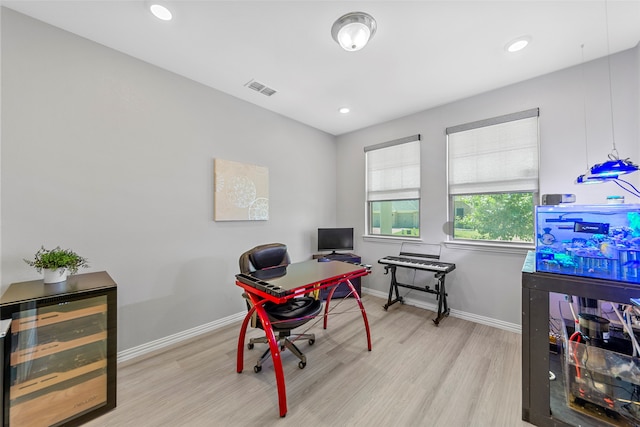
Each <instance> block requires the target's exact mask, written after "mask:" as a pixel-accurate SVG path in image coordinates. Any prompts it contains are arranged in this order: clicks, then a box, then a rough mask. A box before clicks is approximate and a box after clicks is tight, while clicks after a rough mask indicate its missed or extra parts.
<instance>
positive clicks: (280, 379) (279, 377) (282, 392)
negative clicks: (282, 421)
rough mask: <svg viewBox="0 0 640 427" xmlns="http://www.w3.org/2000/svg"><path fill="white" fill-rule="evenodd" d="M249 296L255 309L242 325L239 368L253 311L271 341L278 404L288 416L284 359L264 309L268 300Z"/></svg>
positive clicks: (282, 414) (282, 413)
mask: <svg viewBox="0 0 640 427" xmlns="http://www.w3.org/2000/svg"><path fill="white" fill-rule="evenodd" d="M247 294H248V295H249V299H250V300H251V305H252V306H253V307H252V308H251V310H250V311H249V313H248V314H247V317H245V320H244V322H243V323H242V328H241V330H240V335H241V337H242V341H239V342H238V366H239V367H241V366H242V362H241V361H240V353H241V352H242V351H243V349H244V334H245V331H246V329H247V324H248V321H249V320H248V319H249V318H250V317H251V314H253V311H255V312H256V313H257V314H258V317H259V318H260V322H261V324H262V327H263V330H264V333H265V334H266V336H267V339H268V340H269V350H270V351H271V359H272V360H273V370H274V371H275V373H276V385H277V387H278V403H279V406H280V416H281V417H284V416H285V415H287V390H286V388H285V383H284V371H283V369H282V359H281V358H280V347H279V346H278V341H277V340H276V335H275V334H274V332H273V328H272V327H271V321H270V320H269V316H267V312H266V311H265V310H264V307H263V306H264V303H265V302H266V300H261V299H260V298H259V297H257V296H255V295H252V294H250V293H247ZM238 372H240V371H238Z"/></svg>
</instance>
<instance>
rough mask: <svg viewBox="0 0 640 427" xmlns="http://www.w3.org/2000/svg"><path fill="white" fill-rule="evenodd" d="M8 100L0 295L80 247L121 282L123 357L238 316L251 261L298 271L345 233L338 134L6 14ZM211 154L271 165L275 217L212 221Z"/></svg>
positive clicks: (5, 88) (5, 90) (5, 95)
mask: <svg viewBox="0 0 640 427" xmlns="http://www.w3.org/2000/svg"><path fill="white" fill-rule="evenodd" d="M221 66H223V64H221ZM257 96H261V95H259V94H258V95H257ZM2 104H3V110H2V165H1V180H2V192H1V195H2V217H1V219H2V285H3V289H4V288H6V286H8V284H10V283H13V282H16V281H23V280H33V279H38V278H39V277H41V276H39V275H38V274H37V273H36V272H35V270H33V269H31V268H30V267H29V266H27V265H26V264H25V263H24V262H23V261H22V259H23V258H31V257H32V255H33V254H34V252H35V251H36V250H37V249H38V248H39V247H40V246H41V245H45V246H47V247H54V246H56V245H60V246H62V247H64V248H72V249H74V250H76V251H77V252H79V253H80V254H81V255H83V256H86V257H87V258H89V260H90V264H91V268H90V269H89V270H86V271H100V270H106V271H108V272H109V273H110V274H111V276H112V277H113V278H114V280H115V281H116V282H117V283H118V285H119V289H118V291H119V295H118V300H119V315H118V317H119V319H118V320H119V325H120V330H119V346H118V349H119V350H120V351H121V350H124V349H128V348H131V347H134V346H137V345H140V344H143V343H147V342H150V341H153V340H156V339H160V338H163V337H165V336H168V335H171V334H175V333H178V332H181V331H184V330H187V329H189V328H193V327H196V326H199V325H203V324H206V323H208V322H212V321H214V320H217V319H222V318H224V317H227V316H231V315H234V314H237V313H241V312H242V311H243V310H245V308H244V303H243V300H242V298H241V297H240V293H241V292H240V290H239V288H238V287H236V286H235V285H234V281H233V279H234V274H236V273H237V260H238V255H239V254H240V253H242V252H243V251H244V250H246V249H248V248H250V247H252V246H254V245H256V244H261V243H265V242H270V241H282V242H283V243H287V244H288V245H289V248H290V251H291V255H292V258H293V260H294V261H301V260H303V259H306V258H309V257H310V255H311V253H312V252H313V251H314V248H315V233H316V228H317V227H318V226H332V225H334V223H335V205H336V201H335V168H336V165H335V155H336V148H335V138H334V137H333V136H331V135H328V134H326V133H323V132H320V131H318V130H315V129H312V128H310V127H308V126H305V125H302V124H300V123H297V122H295V121H292V120H289V119H287V118H284V117H282V116H279V115H276V114H274V113H271V112H269V111H266V110H264V109H261V108H258V107H255V106H253V105H251V104H249V103H246V102H244V101H240V100H238V99H236V98H233V97H230V96H227V95H225V94H223V93H221V92H219V91H216V90H213V89H211V88H208V87H205V86H203V85H200V84H198V83H195V82H193V81H191V80H188V79H185V78H182V77H179V76H177V75H175V74H172V73H170V72H167V71H165V70H162V69H160V68H157V67H154V66H151V65H149V64H147V63H144V62H142V61H139V60H137V59H134V58H131V57H129V56H126V55H123V54H121V53H119V52H116V51H114V50H111V49H108V48H106V47H104V46H101V45H98V44H96V43H93V42H91V41H88V40H86V39H83V38H80V37H77V36H75V35H73V34H70V33H67V32H65V31H62V30H60V29H57V28H55V27H52V26H49V25H46V24H44V23H42V22H39V21H36V20H33V19H31V18H28V17H26V16H24V15H21V14H18V13H16V12H14V11H11V10H9V9H3V13H2ZM214 158H221V159H226V160H234V161H241V162H246V163H253V164H257V165H261V166H266V167H267V168H268V169H269V187H270V219H269V220H268V221H260V222H247V221H242V222H214V221H213V159H214Z"/></svg>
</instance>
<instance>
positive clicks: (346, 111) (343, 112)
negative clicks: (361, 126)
mask: <svg viewBox="0 0 640 427" xmlns="http://www.w3.org/2000/svg"><path fill="white" fill-rule="evenodd" d="M338 111H339V112H340V114H347V113H348V112H349V111H351V110H350V109H349V107H340V109H339V110H338Z"/></svg>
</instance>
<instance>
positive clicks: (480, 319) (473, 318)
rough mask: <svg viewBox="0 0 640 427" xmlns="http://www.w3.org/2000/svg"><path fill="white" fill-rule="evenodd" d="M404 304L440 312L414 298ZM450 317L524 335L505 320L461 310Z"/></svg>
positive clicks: (380, 295)
mask: <svg viewBox="0 0 640 427" xmlns="http://www.w3.org/2000/svg"><path fill="white" fill-rule="evenodd" d="M362 292H363V293H365V294H370V295H373V296H375V297H378V298H384V299H385V300H386V299H387V298H389V294H388V293H387V292H381V291H377V290H375V289H370V288H365V287H363V288H362ZM404 304H406V305H412V306H414V307H418V308H424V309H425V310H430V311H434V312H437V311H438V306H437V305H436V304H431V303H428V302H424V301H419V300H416V299H412V298H406V297H405V298H404ZM449 316H452V317H457V318H459V319H463V320H468V321H470V322H474V323H480V324H482V325H487V326H492V327H494V328H498V329H503V330H505V331H509V332H515V333H517V334H521V333H522V326H521V325H518V324H516V323H509V322H505V321H503V320H498V319H492V318H490V317H485V316H480V315H478V314H473V313H467V312H465V311H460V310H456V309H453V308H451V309H450V310H449Z"/></svg>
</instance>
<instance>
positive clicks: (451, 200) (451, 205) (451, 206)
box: [446, 108, 540, 248]
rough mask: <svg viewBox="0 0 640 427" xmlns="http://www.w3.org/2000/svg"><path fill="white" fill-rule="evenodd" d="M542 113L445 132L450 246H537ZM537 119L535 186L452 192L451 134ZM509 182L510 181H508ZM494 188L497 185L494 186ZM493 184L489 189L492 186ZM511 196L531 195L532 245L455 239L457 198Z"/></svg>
mask: <svg viewBox="0 0 640 427" xmlns="http://www.w3.org/2000/svg"><path fill="white" fill-rule="evenodd" d="M539 117H540V110H539V108H533V109H529V110H525V111H520V112H517V113H512V114H506V115H503V116H498V117H494V118H490V119H485V120H479V121H476V122H471V123H466V124H463V125H458V126H453V127H450V128H447V129H446V152H447V159H446V162H447V163H446V166H447V177H446V179H447V219H448V221H449V224H450V227H451V228H450V230H449V232H448V233H447V243H449V244H454V245H455V244H471V245H474V246H501V247H514V248H517V247H527V248H530V247H533V245H534V244H535V206H536V205H537V204H538V200H539V180H540V121H539ZM529 118H535V120H536V125H535V127H536V130H535V132H536V135H535V140H536V141H535V156H536V159H535V165H536V173H535V184H534V186H533V188H527V189H513V188H509V189H505V190H504V191H495V190H494V191H470V192H461V191H459V190H458V191H456V192H454V193H452V191H451V185H452V184H451V176H450V173H451V171H450V167H451V166H450V162H451V158H450V135H451V134H454V133H458V132H464V131H469V130H474V129H479V128H485V127H488V126H493V125H497V124H503V123H509V122H515V121H518V120H523V119H529ZM505 182H508V181H505ZM493 185H495V184H493ZM493 185H490V186H493ZM510 193H527V194H531V196H532V200H533V204H532V210H533V211H532V214H533V216H532V221H533V224H532V225H533V228H532V230H533V235H532V236H531V238H532V241H531V242H522V241H507V240H489V239H464V238H456V237H455V223H456V216H455V214H456V209H455V197H456V196H468V195H474V194H475V195H490V194H510Z"/></svg>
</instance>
